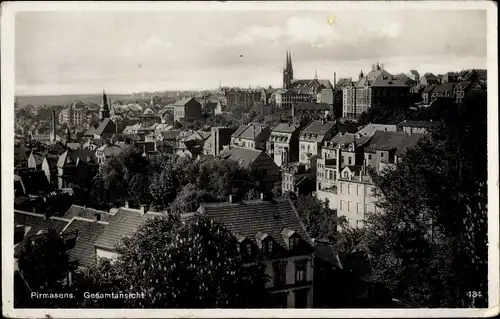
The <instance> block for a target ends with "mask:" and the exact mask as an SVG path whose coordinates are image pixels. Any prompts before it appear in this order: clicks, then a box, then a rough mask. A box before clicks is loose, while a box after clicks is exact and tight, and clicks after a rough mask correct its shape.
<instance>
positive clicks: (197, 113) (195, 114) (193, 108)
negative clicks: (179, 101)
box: [184, 101, 201, 120]
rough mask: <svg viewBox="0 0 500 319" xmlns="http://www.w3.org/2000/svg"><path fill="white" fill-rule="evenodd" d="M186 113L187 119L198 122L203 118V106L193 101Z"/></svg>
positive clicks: (187, 106)
mask: <svg viewBox="0 0 500 319" xmlns="http://www.w3.org/2000/svg"><path fill="white" fill-rule="evenodd" d="M184 112H185V113H184V117H185V118H187V119H191V120H197V119H199V118H201V105H200V104H199V103H197V102H194V101H191V102H190V103H188V105H186V108H185V110H184Z"/></svg>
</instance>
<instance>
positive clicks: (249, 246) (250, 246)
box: [245, 243, 252, 256]
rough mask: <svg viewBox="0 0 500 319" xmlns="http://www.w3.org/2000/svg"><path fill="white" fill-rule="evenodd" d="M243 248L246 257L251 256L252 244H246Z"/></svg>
mask: <svg viewBox="0 0 500 319" xmlns="http://www.w3.org/2000/svg"><path fill="white" fill-rule="evenodd" d="M245 246H246V247H247V255H248V256H252V244H251V243H248V244H246V245H245Z"/></svg>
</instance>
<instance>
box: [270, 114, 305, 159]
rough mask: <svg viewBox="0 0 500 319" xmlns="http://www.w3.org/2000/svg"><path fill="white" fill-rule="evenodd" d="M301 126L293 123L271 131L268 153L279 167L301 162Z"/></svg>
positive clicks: (283, 124) (279, 126)
mask: <svg viewBox="0 0 500 319" xmlns="http://www.w3.org/2000/svg"><path fill="white" fill-rule="evenodd" d="M299 134H300V126H299V125H298V124H293V123H280V124H278V125H277V126H276V127H275V128H273V129H272V131H271V136H270V137H269V141H268V142H267V153H268V154H269V155H270V156H271V157H273V158H274V162H275V163H276V165H278V166H280V167H281V166H282V165H283V164H286V163H288V162H296V161H298V160H299Z"/></svg>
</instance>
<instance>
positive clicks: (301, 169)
mask: <svg viewBox="0 0 500 319" xmlns="http://www.w3.org/2000/svg"><path fill="white" fill-rule="evenodd" d="M281 190H282V191H283V193H285V192H294V193H296V194H310V193H312V192H313V191H314V190H315V182H314V176H313V175H312V170H311V169H310V168H308V167H307V166H306V165H305V164H303V163H300V162H291V163H286V164H284V165H283V166H282V168H281Z"/></svg>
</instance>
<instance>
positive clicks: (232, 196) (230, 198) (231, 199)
mask: <svg viewBox="0 0 500 319" xmlns="http://www.w3.org/2000/svg"><path fill="white" fill-rule="evenodd" d="M234 202H235V198H234V195H233V194H229V203H231V204H232V203H234Z"/></svg>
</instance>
